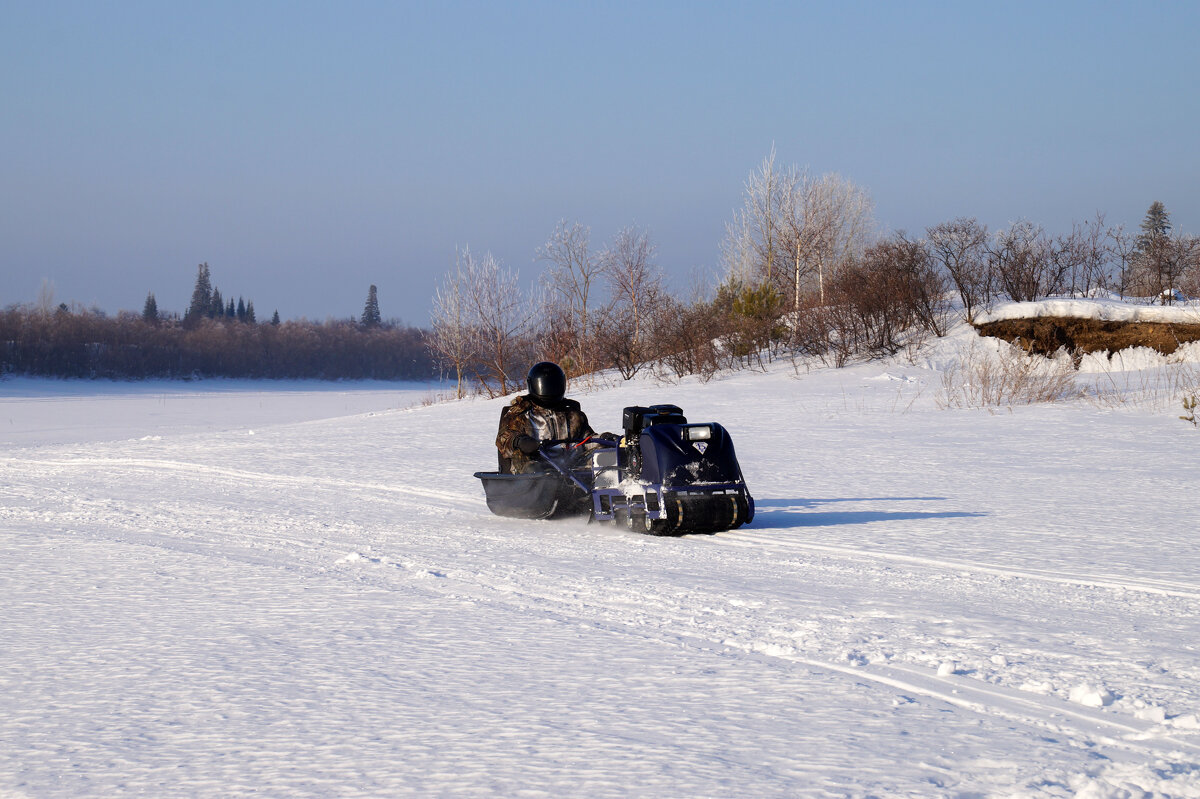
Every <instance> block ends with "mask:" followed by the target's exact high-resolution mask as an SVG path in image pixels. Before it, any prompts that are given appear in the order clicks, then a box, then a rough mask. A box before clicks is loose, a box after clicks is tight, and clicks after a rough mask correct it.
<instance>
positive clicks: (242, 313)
mask: <svg viewBox="0 0 1200 799" xmlns="http://www.w3.org/2000/svg"><path fill="white" fill-rule="evenodd" d="M230 302H233V300H230ZM235 313H236V314H237V320H238V321H239V322H245V321H246V303H245V301H243V300H242V298H241V297H238V304H237V310H236V311H235Z"/></svg>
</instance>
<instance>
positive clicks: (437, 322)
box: [430, 250, 479, 399]
mask: <svg viewBox="0 0 1200 799" xmlns="http://www.w3.org/2000/svg"><path fill="white" fill-rule="evenodd" d="M470 257H471V256H470V252H469V251H468V250H461V251H459V252H457V253H455V259H454V260H455V263H454V271H453V272H449V273H447V275H446V276H445V278H444V279H443V281H442V284H441V285H440V286H439V287H438V289H437V291H436V293H435V294H434V296H433V312H432V314H431V315H430V321H431V323H432V325H433V335H432V337H431V339H430V348H431V349H432V350H433V352H434V355H435V357H436V358H437V360H438V362H439V363H440V364H441V365H442V367H443V368H447V367H448V368H450V369H453V370H454V376H455V395H456V396H457V397H458V398H459V399H462V397H463V395H464V393H465V391H464V388H465V382H466V374H467V368H468V366H469V365H470V364H472V363H474V362H476V361H477V360H478V353H477V351H476V348H477V345H478V343H479V335H478V330H477V328H478V322H477V319H476V318H475V309H474V308H473V307H472V306H471V304H470V302H469V301H468V295H469V292H468V280H467V270H466V263H467V262H469V261H470Z"/></svg>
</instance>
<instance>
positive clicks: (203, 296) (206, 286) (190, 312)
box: [186, 263, 213, 319]
mask: <svg viewBox="0 0 1200 799" xmlns="http://www.w3.org/2000/svg"><path fill="white" fill-rule="evenodd" d="M212 292H213V289H212V279H211V277H210V276H209V273H208V263H202V264H200V266H198V267H196V287H195V288H194V289H192V303H191V305H189V306H188V309H187V314H186V318H188V319H199V318H200V317H202V316H211V314H210V311H211V309H212Z"/></svg>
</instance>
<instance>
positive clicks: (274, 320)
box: [271, 309, 279, 327]
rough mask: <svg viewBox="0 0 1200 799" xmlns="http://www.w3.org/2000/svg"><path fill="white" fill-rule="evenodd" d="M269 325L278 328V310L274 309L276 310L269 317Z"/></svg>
mask: <svg viewBox="0 0 1200 799" xmlns="http://www.w3.org/2000/svg"><path fill="white" fill-rule="evenodd" d="M271 324H273V325H275V326H276V327H278V326H279V309H276V310H275V313H274V314H272V316H271Z"/></svg>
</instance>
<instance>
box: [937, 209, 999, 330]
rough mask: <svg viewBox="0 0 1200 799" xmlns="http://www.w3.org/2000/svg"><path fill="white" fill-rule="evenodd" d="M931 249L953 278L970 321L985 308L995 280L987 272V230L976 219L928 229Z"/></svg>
mask: <svg viewBox="0 0 1200 799" xmlns="http://www.w3.org/2000/svg"><path fill="white" fill-rule="evenodd" d="M925 235H926V236H927V237H928V242H929V247H930V250H931V253H932V255H933V257H934V258H936V259H937V260H938V261H939V262H940V263H941V265H942V267H943V268H944V269H945V270H946V273H947V274H948V275H950V280H951V281H953V283H954V287H955V288H956V289H957V290H958V296H959V298H960V299H961V300H962V304H963V311H964V313H965V314H966V317H967V321H968V322H970V321H972V320H973V319H974V318H975V312H976V311H977V310H978V309H979V308H982V307H986V305H987V303H988V302H989V301H990V299H991V294H992V276H991V272H990V270H989V269H988V258H987V240H988V232H987V226H986V225H982V224H980V223H979V222H978V221H977V220H975V219H974V218H971V219H967V218H965V217H959V218H958V219H955V220H953V221H950V222H942V223H941V224H939V225H934V226H933V227H930V228H926V229H925Z"/></svg>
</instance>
